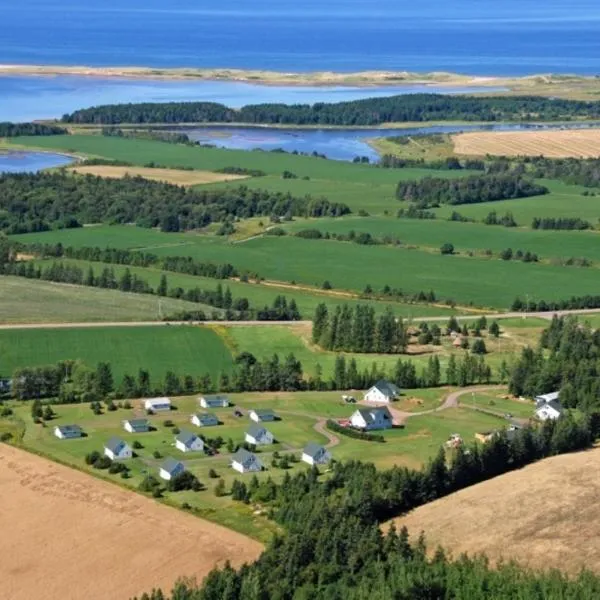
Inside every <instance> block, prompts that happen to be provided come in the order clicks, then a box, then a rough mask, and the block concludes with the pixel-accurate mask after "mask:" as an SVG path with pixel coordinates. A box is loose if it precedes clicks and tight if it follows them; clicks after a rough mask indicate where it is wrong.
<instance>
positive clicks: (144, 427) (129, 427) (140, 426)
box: [123, 419, 150, 433]
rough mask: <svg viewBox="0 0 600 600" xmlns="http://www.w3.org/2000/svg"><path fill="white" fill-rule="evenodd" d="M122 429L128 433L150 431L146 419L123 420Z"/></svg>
mask: <svg viewBox="0 0 600 600" xmlns="http://www.w3.org/2000/svg"><path fill="white" fill-rule="evenodd" d="M123 429H125V431H128V432H129V433H146V432H147V431H150V423H149V421H148V419H127V420H126V421H123Z"/></svg>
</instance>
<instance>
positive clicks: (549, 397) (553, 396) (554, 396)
mask: <svg viewBox="0 0 600 600" xmlns="http://www.w3.org/2000/svg"><path fill="white" fill-rule="evenodd" d="M559 394H560V392H550V393H549V394H540V395H539V396H536V397H535V401H536V402H552V401H553V400H558V396H559Z"/></svg>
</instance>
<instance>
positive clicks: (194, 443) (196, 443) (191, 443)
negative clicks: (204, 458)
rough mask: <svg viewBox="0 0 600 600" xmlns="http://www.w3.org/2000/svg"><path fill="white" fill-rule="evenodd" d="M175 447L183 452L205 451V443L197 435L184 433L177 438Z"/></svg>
mask: <svg viewBox="0 0 600 600" xmlns="http://www.w3.org/2000/svg"><path fill="white" fill-rule="evenodd" d="M175 447H176V448H177V450H181V451H182V452H202V451H203V450H204V442H203V441H202V438H200V437H198V436H197V435H196V434H195V433H189V432H188V431H182V432H181V433H180V434H179V435H178V436H177V437H176V438H175Z"/></svg>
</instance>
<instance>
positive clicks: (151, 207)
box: [0, 172, 350, 234]
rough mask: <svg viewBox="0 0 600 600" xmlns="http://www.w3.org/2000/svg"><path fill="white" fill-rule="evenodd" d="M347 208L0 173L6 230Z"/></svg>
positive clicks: (281, 197)
mask: <svg viewBox="0 0 600 600" xmlns="http://www.w3.org/2000/svg"><path fill="white" fill-rule="evenodd" d="M349 212H350V209H349V208H348V206H346V205H345V204H340V203H331V202H329V201H328V200H327V199H325V198H312V197H311V196H305V197H303V198H298V197H294V196H292V195H290V194H289V193H288V194H285V193H282V192H270V191H265V190H251V189H249V188H247V187H246V186H239V187H238V188H228V189H219V190H196V189H191V188H184V187H179V186H176V185H172V184H169V183H162V182H157V181H150V180H148V179H143V178H141V177H125V178H123V179H108V178H102V177H94V176H92V175H86V176H85V177H73V176H72V175H70V174H67V173H60V172H57V173H36V174H32V173H27V174H24V173H22V174H5V175H0V230H2V231H4V232H6V233H9V234H13V233H28V232H32V231H46V230H48V229H51V228H69V227H79V226H81V224H83V223H136V224H137V225H139V226H141V227H160V228H161V230H162V231H166V232H173V231H185V230H189V229H196V228H199V227H205V226H207V225H208V224H210V223H212V222H216V221H225V220H227V219H231V218H236V217H239V218H244V219H245V218H249V217H254V216H277V217H287V216H299V217H325V216H326V217H336V216H340V215H344V214H347V213H349Z"/></svg>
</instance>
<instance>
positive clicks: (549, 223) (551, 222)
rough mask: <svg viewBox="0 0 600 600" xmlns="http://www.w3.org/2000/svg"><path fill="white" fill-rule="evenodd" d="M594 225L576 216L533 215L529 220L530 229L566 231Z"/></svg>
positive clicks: (591, 227)
mask: <svg viewBox="0 0 600 600" xmlns="http://www.w3.org/2000/svg"><path fill="white" fill-rule="evenodd" d="M593 228H594V226H593V225H592V224H591V223H590V222H589V221H584V220H583V219H580V218H578V217H571V218H569V217H559V218H550V217H534V218H533V220H532V222H531V229H564V230H567V231H573V230H578V231H581V230H583V229H593Z"/></svg>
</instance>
